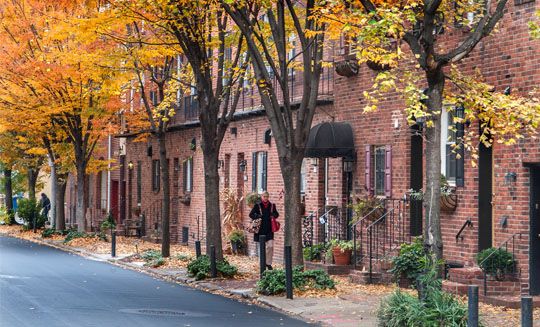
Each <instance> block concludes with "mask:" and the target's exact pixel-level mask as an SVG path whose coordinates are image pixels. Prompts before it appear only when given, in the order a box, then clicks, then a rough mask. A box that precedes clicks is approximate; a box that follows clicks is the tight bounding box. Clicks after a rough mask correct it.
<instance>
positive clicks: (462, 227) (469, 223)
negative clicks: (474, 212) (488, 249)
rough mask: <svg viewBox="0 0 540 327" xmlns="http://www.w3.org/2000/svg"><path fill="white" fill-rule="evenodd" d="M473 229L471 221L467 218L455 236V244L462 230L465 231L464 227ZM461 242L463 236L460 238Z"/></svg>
mask: <svg viewBox="0 0 540 327" xmlns="http://www.w3.org/2000/svg"><path fill="white" fill-rule="evenodd" d="M467 226H469V227H473V223H472V220H471V218H467V220H465V223H464V224H463V226H461V229H460V230H459V232H458V233H457V234H456V243H457V242H458V239H459V237H460V236H461V233H463V230H464V229H465V227H467ZM461 240H462V241H463V236H461Z"/></svg>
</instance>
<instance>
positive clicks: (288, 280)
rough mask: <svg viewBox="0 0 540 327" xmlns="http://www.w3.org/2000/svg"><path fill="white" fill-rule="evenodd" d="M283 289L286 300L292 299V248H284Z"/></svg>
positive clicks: (288, 246)
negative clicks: (285, 292)
mask: <svg viewBox="0 0 540 327" xmlns="http://www.w3.org/2000/svg"><path fill="white" fill-rule="evenodd" d="M285 287H286V289H287V299H290V300H292V299H293V267H292V248H291V246H290V245H287V246H285Z"/></svg>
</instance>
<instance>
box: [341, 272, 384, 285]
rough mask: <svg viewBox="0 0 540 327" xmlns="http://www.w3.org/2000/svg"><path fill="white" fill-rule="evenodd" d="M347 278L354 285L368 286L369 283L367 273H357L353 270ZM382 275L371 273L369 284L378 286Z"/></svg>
mask: <svg viewBox="0 0 540 327" xmlns="http://www.w3.org/2000/svg"><path fill="white" fill-rule="evenodd" d="M349 277H350V279H351V282H353V283H356V284H369V283H370V276H369V271H359V270H353V271H352V272H351V273H350V274H349ZM382 279H383V275H382V273H380V272H375V271H374V272H372V273H371V283H372V284H380V283H381V282H382Z"/></svg>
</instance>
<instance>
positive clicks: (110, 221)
mask: <svg viewBox="0 0 540 327" xmlns="http://www.w3.org/2000/svg"><path fill="white" fill-rule="evenodd" d="M115 227H116V222H115V221H114V218H113V216H112V214H111V213H109V215H108V216H107V219H105V220H104V221H102V222H101V225H99V229H100V230H101V231H102V232H105V231H107V230H109V229H113V228H115Z"/></svg>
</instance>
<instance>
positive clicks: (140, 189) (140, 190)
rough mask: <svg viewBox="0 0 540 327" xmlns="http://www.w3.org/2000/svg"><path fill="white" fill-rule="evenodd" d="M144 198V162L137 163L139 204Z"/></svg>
mask: <svg viewBox="0 0 540 327" xmlns="http://www.w3.org/2000/svg"><path fill="white" fill-rule="evenodd" d="M141 197H142V162H141V161H137V203H141Z"/></svg>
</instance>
